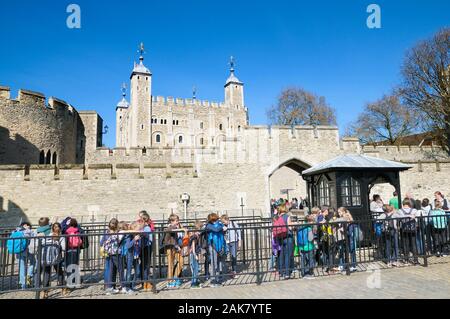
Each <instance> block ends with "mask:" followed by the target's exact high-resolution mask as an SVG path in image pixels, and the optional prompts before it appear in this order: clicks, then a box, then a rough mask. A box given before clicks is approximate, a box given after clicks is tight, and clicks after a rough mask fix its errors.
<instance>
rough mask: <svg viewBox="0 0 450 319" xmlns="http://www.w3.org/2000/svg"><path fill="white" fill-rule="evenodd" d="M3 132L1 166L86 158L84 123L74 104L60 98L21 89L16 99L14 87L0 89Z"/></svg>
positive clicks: (0, 145)
mask: <svg viewBox="0 0 450 319" xmlns="http://www.w3.org/2000/svg"><path fill="white" fill-rule="evenodd" d="M0 133H1V136H0V164H38V163H41V164H44V163H47V164H51V163H81V162H84V159H85V157H84V152H85V150H86V143H85V141H86V136H85V130H84V125H83V121H82V119H81V117H80V115H79V113H78V112H77V111H76V109H75V108H74V107H73V106H72V105H70V104H69V103H67V102H66V101H64V100H62V99H59V98H56V97H49V98H47V97H46V96H45V95H44V94H42V93H39V92H35V91H30V90H24V89H20V90H19V91H18V93H17V97H16V98H12V97H11V90H10V88H9V87H5V86H0ZM95 133H97V132H95ZM94 148H95V147H94Z"/></svg>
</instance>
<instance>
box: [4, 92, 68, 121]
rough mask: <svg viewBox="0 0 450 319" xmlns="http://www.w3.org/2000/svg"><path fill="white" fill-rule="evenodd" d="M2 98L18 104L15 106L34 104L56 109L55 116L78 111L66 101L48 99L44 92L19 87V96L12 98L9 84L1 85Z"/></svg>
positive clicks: (45, 108) (43, 107)
mask: <svg viewBox="0 0 450 319" xmlns="http://www.w3.org/2000/svg"><path fill="white" fill-rule="evenodd" d="M0 100H3V101H6V102H9V103H11V104H13V105H14V104H18V105H14V106H20V105H26V106H34V107H38V108H42V109H44V110H46V111H50V112H51V111H55V112H53V114H54V115H55V116H59V115H61V114H63V113H64V115H65V114H68V115H73V113H74V112H76V110H75V108H74V107H73V106H72V105H70V104H68V103H67V102H66V101H64V100H62V99H59V98H56V97H53V96H52V97H50V98H49V99H48V103H47V98H46V96H45V95H44V94H43V93H40V92H36V91H31V90H25V89H19V91H18V94H17V98H16V99H12V98H11V89H10V88H9V87H7V86H0Z"/></svg>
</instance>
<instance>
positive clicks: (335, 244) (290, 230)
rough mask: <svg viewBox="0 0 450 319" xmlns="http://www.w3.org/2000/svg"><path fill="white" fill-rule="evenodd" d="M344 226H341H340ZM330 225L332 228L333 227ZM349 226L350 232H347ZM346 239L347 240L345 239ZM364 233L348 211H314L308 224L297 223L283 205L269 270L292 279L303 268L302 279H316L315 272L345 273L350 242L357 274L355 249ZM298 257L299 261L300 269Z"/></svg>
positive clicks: (276, 215)
mask: <svg viewBox="0 0 450 319" xmlns="http://www.w3.org/2000/svg"><path fill="white" fill-rule="evenodd" d="M339 222H341V223H339ZM330 223H331V224H330ZM344 224H347V225H348V227H347V231H345V230H344ZM346 236H347V237H346ZM360 236H362V232H361V230H360V228H359V226H358V224H356V223H353V217H352V215H351V213H350V212H349V210H348V209H346V208H345V207H341V208H339V209H338V210H337V211H335V210H334V209H332V208H328V207H323V209H320V208H318V207H314V208H313V209H312V210H311V213H310V214H308V215H306V216H305V220H303V221H301V222H294V221H293V220H292V219H291V217H290V215H289V214H288V211H287V209H286V206H285V205H284V204H283V202H281V204H280V205H279V206H277V207H276V208H275V210H274V215H273V228H272V258H271V262H270V266H269V267H270V269H271V270H272V271H275V268H276V270H277V271H278V274H279V275H280V277H282V278H284V279H289V278H291V276H292V273H293V272H294V271H296V270H297V269H298V268H300V272H301V277H302V278H307V279H308V278H313V276H314V268H315V266H316V265H317V264H320V265H322V266H323V267H324V268H325V271H326V272H337V271H344V264H345V249H346V242H347V241H348V242H349V256H350V258H351V260H350V271H356V247H357V241H358V240H359V237H360ZM295 257H299V267H297V266H296V262H295Z"/></svg>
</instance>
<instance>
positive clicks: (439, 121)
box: [401, 28, 450, 154]
mask: <svg viewBox="0 0 450 319" xmlns="http://www.w3.org/2000/svg"><path fill="white" fill-rule="evenodd" d="M449 53H450V28H445V29H442V30H441V31H439V32H438V33H436V34H435V35H434V36H433V37H432V38H431V39H428V40H426V41H423V42H421V43H419V44H417V45H416V46H415V47H414V48H413V49H411V50H410V51H409V52H408V53H407V55H406V57H405V61H404V64H403V70H402V73H403V85H402V89H401V93H402V96H403V98H404V99H405V101H406V102H407V103H408V104H409V105H411V106H412V107H414V108H415V109H417V110H418V111H420V112H421V113H422V114H424V117H423V123H424V124H426V125H427V127H428V129H429V130H430V131H433V132H435V133H437V134H440V135H441V136H438V137H440V139H441V140H442V141H443V142H442V144H443V146H444V148H445V149H446V150H447V152H448V153H449V154H450V57H449ZM442 132H443V134H442Z"/></svg>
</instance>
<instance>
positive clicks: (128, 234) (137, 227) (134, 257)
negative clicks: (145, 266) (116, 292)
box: [120, 222, 144, 295]
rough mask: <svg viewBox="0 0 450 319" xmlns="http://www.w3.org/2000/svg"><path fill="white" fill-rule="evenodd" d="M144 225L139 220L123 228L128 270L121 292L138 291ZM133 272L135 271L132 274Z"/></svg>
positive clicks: (123, 250)
mask: <svg viewBox="0 0 450 319" xmlns="http://www.w3.org/2000/svg"><path fill="white" fill-rule="evenodd" d="M143 226H144V225H143V224H142V223H139V222H134V223H132V224H131V225H130V226H129V227H128V225H126V226H125V227H124V228H123V231H122V234H123V238H122V240H121V243H120V246H121V254H122V255H123V256H124V257H125V258H124V259H125V263H124V265H126V272H125V275H124V279H125V280H124V281H122V284H121V286H122V289H121V291H120V292H121V293H124V294H129V295H133V294H135V293H136V286H137V283H138V281H139V280H140V277H141V276H140V275H141V274H140V271H141V264H140V263H141V260H140V258H139V256H140V254H141V249H142V237H141V235H140V234H139V233H141V232H142V230H143V228H144V227H143ZM132 272H134V273H133V274H132Z"/></svg>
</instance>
